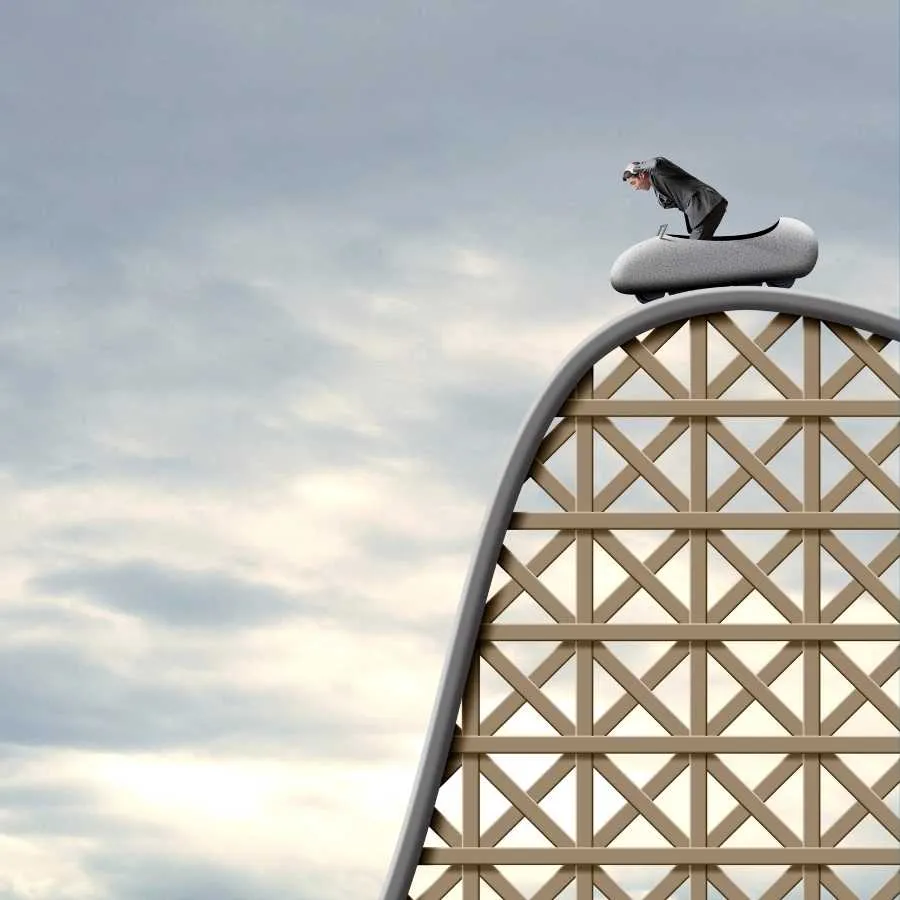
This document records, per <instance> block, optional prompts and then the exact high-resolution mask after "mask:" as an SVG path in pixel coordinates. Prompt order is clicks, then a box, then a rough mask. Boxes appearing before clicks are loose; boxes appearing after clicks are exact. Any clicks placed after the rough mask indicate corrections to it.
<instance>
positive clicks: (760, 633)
mask: <svg viewBox="0 0 900 900" xmlns="http://www.w3.org/2000/svg"><path fill="white" fill-rule="evenodd" d="M479 638H480V639H481V640H483V641H900V623H898V624H897V625H891V624H886V625H857V624H845V625H833V624H823V625H818V624H801V623H797V624H795V625H792V624H790V623H785V624H784V625H781V624H772V625H754V624H747V625H717V624H711V625H700V624H687V623H684V624H680V623H672V624H668V623H660V624H656V623H654V624H650V625H620V624H610V623H603V622H596V623H593V624H592V623H589V622H584V623H580V624H559V625H557V624H547V625H544V624H535V625H512V624H510V625H501V624H496V623H495V624H490V625H483V626H482V627H481V631H480V632H479Z"/></svg>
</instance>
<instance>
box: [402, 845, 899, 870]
mask: <svg viewBox="0 0 900 900" xmlns="http://www.w3.org/2000/svg"><path fill="white" fill-rule="evenodd" d="M419 862H420V864H422V865H441V866H460V865H463V866H465V865H473V866H478V865H481V866H503V865H509V866H516V865H535V866H567V865H568V866H572V865H575V866H580V865H585V866H590V865H646V866H673V865H700V866H702V865H711V866H722V865H726V866H727V865H750V866H754V865H756V866H792V865H804V866H816V865H818V866H822V865H828V866H892V865H896V864H897V849H896V848H895V847H886V848H861V847H860V848H853V847H769V848H755V847H753V848H751V847H646V848H642V847H426V848H424V849H423V850H422V856H421V858H420V860H419Z"/></svg>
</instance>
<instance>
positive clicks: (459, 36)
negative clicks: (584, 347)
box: [0, 0, 898, 900]
mask: <svg viewBox="0 0 900 900" xmlns="http://www.w3.org/2000/svg"><path fill="white" fill-rule="evenodd" d="M897 37H898V28H897V4H896V2H895V0H867V2H866V3H865V4H863V5H862V6H860V5H859V4H851V3H846V2H844V0H815V2H813V0H757V2H754V3H753V4H730V3H728V4H726V3H714V2H709V3H696V2H684V3H658V2H650V3H635V4H633V5H630V6H629V4H626V3H615V4H607V3H602V2H597V0H557V2H553V3H549V2H536V0H516V2H510V0H496V2H485V0H433V2H428V3H425V2H422V0H418V2H412V0H366V2H362V0H292V2H291V0H256V2H251V0H177V2H174V0H154V2H152V3H151V2H146V0H127V2H122V0H68V2H66V0H32V2H29V3H7V4H4V5H3V9H2V12H0V129H2V136H3V137H2V141H0V272H2V279H0V302H2V309H3V320H2V322H3V324H2V330H0V404H2V411H3V426H2V435H3V438H2V441H0V458H2V470H0V492H2V503H0V522H2V554H3V565H2V567H0V587H2V589H0V900H26V898H28V900H207V898H212V897H215V898H217V900H258V898H267V897H279V898H282V900H339V898H340V900H344V898H348V897H353V898H361V900H362V898H367V897H373V896H374V895H375V894H376V893H377V891H378V888H379V886H380V884H381V882H382V879H383V876H384V872H385V870H386V868H387V865H388V862H389V859H390V855H391V853H392V851H393V847H394V842H395V840H396V838H397V834H398V831H399V828H400V823H401V819H402V816H403V813H404V810H405V806H406V802H407V799H408V792H409V789H410V785H411V781H412V777H413V774H414V770H415V766H416V764H417V761H418V755H419V752H420V748H421V742H422V738H423V736H424V730H425V726H426V724H427V719H428V716H429V714H430V711H431V706H432V703H433V701H434V694H435V689H436V685H437V680H438V677H439V674H440V669H441V665H442V663H443V659H444V653H445V648H446V642H447V640H448V637H449V634H448V629H449V624H450V621H451V618H452V615H453V613H454V611H455V609H456V604H457V602H458V599H459V591H460V588H461V585H462V581H463V578H464V576H465V574H466V570H467V567H468V564H469V559H470V556H471V554H472V552H473V551H474V542H475V539H476V537H477V530H478V527H479V525H480V522H481V518H482V515H483V514H484V511H485V508H486V505H487V503H488V502H489V501H490V499H491V497H492V494H493V490H494V487H495V484H496V482H497V479H498V477H499V475H500V472H501V470H502V468H503V465H504V463H505V460H506V457H507V456H508V454H509V452H510V450H511V448H512V445H513V442H514V439H515V436H516V434H517V431H518V428H519V425H520V423H521V422H522V419H523V417H524V416H525V414H526V412H527V411H528V409H529V407H530V405H531V403H532V402H533V400H534V399H535V398H536V396H537V395H538V393H539V392H540V390H541V389H542V387H543V385H544V384H545V382H546V380H547V378H548V377H549V375H550V374H551V373H552V372H553V371H554V370H555V368H556V366H557V365H558V363H559V362H560V361H561V359H562V358H563V357H564V356H565V355H566V354H567V353H568V352H569V350H570V349H572V348H573V347H574V346H575V345H576V344H578V343H580V341H581V340H582V339H583V338H585V337H586V336H587V335H588V334H590V333H591V332H592V331H594V330H595V329H597V328H600V327H602V326H603V324H604V323H605V322H607V321H609V320H610V319H611V318H613V317H615V316H617V315H619V314H621V313H623V312H626V311H628V310H630V309H632V308H633V301H632V300H630V299H629V298H626V297H622V296H621V295H617V294H616V293H615V292H614V291H612V289H611V288H610V287H609V283H608V273H609V268H610V265H611V263H612V261H613V260H614V258H615V257H616V255H617V254H618V253H619V252H620V251H621V250H623V249H624V248H625V247H627V246H628V245H630V244H632V243H635V242H636V241H638V240H641V239H643V238H645V237H647V236H650V235H651V234H653V233H655V230H656V227H657V226H658V225H659V224H661V223H662V222H663V221H665V222H668V223H669V224H670V226H671V227H672V228H673V230H678V231H680V230H681V222H680V217H679V216H677V215H676V214H673V213H672V212H666V211H663V210H661V209H659V208H658V207H656V205H655V203H654V201H653V199H652V197H650V196H648V195H646V194H636V193H633V192H631V191H629V190H628V188H627V187H626V186H623V184H622V183H621V181H620V172H621V169H622V166H623V164H624V163H627V162H628V161H629V160H631V159H639V158H644V157H647V156H652V155H666V156H668V157H670V158H672V159H674V160H675V161H676V162H678V163H680V164H681V165H683V166H684V167H685V168H687V169H689V170H690V171H692V172H694V173H695V174H697V175H698V176H699V177H701V178H703V179H704V180H706V181H709V182H710V183H711V184H713V185H715V186H716V187H717V188H718V189H719V190H720V191H721V192H722V193H723V194H725V196H726V197H727V198H728V199H729V201H730V206H729V211H728V214H727V216H726V218H725V220H724V223H723V225H722V232H723V233H727V232H732V233H735V232H742V231H751V230H756V229H758V228H761V227H763V226H766V225H768V224H770V223H771V222H773V221H774V220H775V219H776V218H777V217H778V216H779V215H790V216H795V217H798V218H801V219H803V220H804V221H806V222H808V223H809V224H810V225H812V226H813V228H814V229H815V230H816V232H817V233H818V236H819V240H820V262H819V264H818V267H817V268H816V270H815V271H814V272H813V273H812V274H811V275H810V276H809V277H808V278H806V279H805V280H803V281H802V282H800V283H799V284H798V288H800V289H801V290H806V291H809V292H812V293H821V294H826V295H830V296H836V297H840V298H842V299H845V300H848V301H850V302H854V303H858V304H860V305H864V306H870V307H874V308H877V309H880V310H882V311H887V312H892V313H896V311H897V293H898V271H897V241H898V212H897V210H898V176H897V157H898V112H897V106H898V93H897V84H898V71H897ZM348 843H352V844H353V846H354V847H355V848H356V849H355V850H354V852H353V854H352V855H348V853H347V852H346V849H345V847H346V845H347V844H348Z"/></svg>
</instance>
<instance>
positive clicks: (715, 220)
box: [622, 156, 728, 241]
mask: <svg viewBox="0 0 900 900" xmlns="http://www.w3.org/2000/svg"><path fill="white" fill-rule="evenodd" d="M622 181H627V182H628V183H629V184H630V185H631V186H632V187H633V188H634V189H635V190H636V191H649V190H650V188H651V187H652V188H653V191H654V193H655V194H656V199H657V200H659V205H660V206H661V207H662V208H663V209H673V208H677V209H680V210H681V212H682V213H684V221H685V224H686V226H687V230H688V235H689V236H690V238H691V240H692V241H708V240H709V239H710V238H711V237H712V236H713V234H715V231H716V229H717V228H718V227H719V223H720V222H721V221H722V216H724V215H725V210H726V209H727V208H728V201H727V200H726V199H725V198H724V197H723V196H722V195H721V194H720V193H719V192H718V191H717V190H716V189H715V188H713V187H710V186H709V185H708V184H704V182H702V181H700V179H699V178H695V177H694V176H693V175H691V174H690V173H689V172H685V170H684V169H682V168H681V167H680V166H676V165H675V163H673V162H672V161H671V160H668V159H666V158H665V157H664V156H654V157H652V158H651V159H647V160H644V161H643V162H633V163H631V164H629V165H628V167H627V168H626V169H625V171H624V172H623V173H622Z"/></svg>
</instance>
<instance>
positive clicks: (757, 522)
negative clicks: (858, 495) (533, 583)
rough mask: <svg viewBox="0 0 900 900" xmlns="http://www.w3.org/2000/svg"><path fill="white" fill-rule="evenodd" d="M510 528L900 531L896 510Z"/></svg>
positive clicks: (598, 516)
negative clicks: (894, 511) (887, 511)
mask: <svg viewBox="0 0 900 900" xmlns="http://www.w3.org/2000/svg"><path fill="white" fill-rule="evenodd" d="M509 527H510V529H511V530H540V531H573V530H583V531H610V530H614V529H621V530H626V531H639V530H642V531H650V530H656V531H683V530H685V529H692V530H697V531H703V530H711V531H721V530H726V529H736V530H741V531H754V530H763V531H802V530H817V529H818V530H827V531H840V530H845V531H849V530H856V531H858V530H860V529H862V530H866V531H894V530H896V529H898V528H900V512H896V513H893V512H889V513H833V512H774V513H723V512H646V513H639V512H633V513H609V512H546V513H542V512H517V513H513V514H512V516H511V518H510V522H509Z"/></svg>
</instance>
